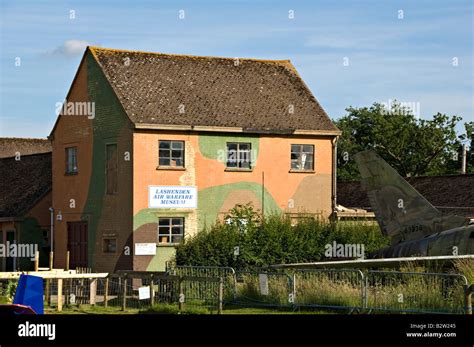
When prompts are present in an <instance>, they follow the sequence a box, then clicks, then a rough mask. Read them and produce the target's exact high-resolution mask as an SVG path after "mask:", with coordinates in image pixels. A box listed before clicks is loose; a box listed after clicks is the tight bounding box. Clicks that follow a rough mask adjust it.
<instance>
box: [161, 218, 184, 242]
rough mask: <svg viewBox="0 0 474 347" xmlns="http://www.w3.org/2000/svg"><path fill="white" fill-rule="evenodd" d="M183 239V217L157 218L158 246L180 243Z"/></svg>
mask: <svg viewBox="0 0 474 347" xmlns="http://www.w3.org/2000/svg"><path fill="white" fill-rule="evenodd" d="M183 238H184V218H183V217H160V218H158V244H176V243H181V242H182V241H183Z"/></svg>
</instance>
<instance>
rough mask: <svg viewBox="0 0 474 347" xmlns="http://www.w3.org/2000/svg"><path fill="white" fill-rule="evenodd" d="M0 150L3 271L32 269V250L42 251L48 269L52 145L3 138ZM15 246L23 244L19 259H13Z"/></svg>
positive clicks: (0, 266) (1, 263) (43, 260)
mask: <svg viewBox="0 0 474 347" xmlns="http://www.w3.org/2000/svg"><path fill="white" fill-rule="evenodd" d="M0 148H1V149H0V177H1V180H0V245H1V246H0V248H1V249H0V253H1V257H0V271H14V270H32V269H33V268H34V262H33V261H32V259H31V253H30V252H31V251H32V250H35V251H36V250H38V251H39V252H40V266H47V265H48V254H49V250H50V248H49V247H50V245H49V238H50V225H51V222H50V211H49V208H50V207H51V204H52V193H51V187H52V176H51V143H50V142H49V141H48V140H46V139H22V138H0ZM13 244H16V245H17V246H20V245H22V248H21V249H22V251H21V252H20V251H19V250H20V248H17V250H18V252H17V253H16V256H12V255H13V254H14V253H12V252H11V250H12V248H11V247H12V245H13ZM27 251H29V252H27ZM25 255H26V256H25Z"/></svg>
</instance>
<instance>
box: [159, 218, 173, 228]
mask: <svg viewBox="0 0 474 347" xmlns="http://www.w3.org/2000/svg"><path fill="white" fill-rule="evenodd" d="M158 223H159V225H160V226H163V225H170V219H169V218H160V219H159V221H158Z"/></svg>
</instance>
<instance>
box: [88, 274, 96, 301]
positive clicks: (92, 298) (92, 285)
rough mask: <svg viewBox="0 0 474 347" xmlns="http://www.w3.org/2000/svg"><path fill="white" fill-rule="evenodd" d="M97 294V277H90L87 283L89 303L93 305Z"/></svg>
mask: <svg viewBox="0 0 474 347" xmlns="http://www.w3.org/2000/svg"><path fill="white" fill-rule="evenodd" d="M96 296H97V278H91V279H90V284H89V304H91V305H95V301H96Z"/></svg>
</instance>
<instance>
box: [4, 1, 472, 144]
mask: <svg viewBox="0 0 474 347" xmlns="http://www.w3.org/2000/svg"><path fill="white" fill-rule="evenodd" d="M0 3H1V8H0V10H1V13H0V19H1V33H0V34H1V43H0V47H1V52H0V60H1V61H0V64H1V65H0V69H1V70H0V136H8V137H13V136H18V137H45V136H47V135H48V134H49V132H50V130H51V128H52V126H53V124H54V121H55V118H56V115H55V104H56V103H57V102H61V101H62V100H63V99H64V97H65V96H66V93H67V91H68V89H69V86H70V84H71V82H72V79H73V77H74V73H75V72H76V69H77V67H78V65H79V61H80V58H81V54H82V52H83V50H84V45H86V44H91V45H98V46H102V47H111V48H123V49H136V50H145V51H153V52H164V53H180V54H194V55H215V56H228V57H253V58H266V59H290V60H291V61H292V63H293V64H294V65H295V66H296V68H297V69H298V71H299V73H300V75H301V76H302V77H303V79H304V80H305V82H306V83H307V84H308V86H309V87H310V89H311V90H312V92H313V93H314V95H315V96H316V98H317V99H318V100H319V102H320V103H321V104H322V105H323V107H324V108H325V110H326V111H327V112H328V114H329V115H330V116H331V117H332V118H339V117H341V116H343V115H344V114H345V108H346V107H348V106H355V107H359V106H369V105H371V104H372V103H373V102H375V101H378V102H384V103H388V102H389V100H394V99H397V100H400V101H402V102H417V103H419V106H420V111H421V116H422V117H425V118H429V117H431V116H432V115H433V114H435V113H437V112H442V113H446V114H449V115H452V114H457V115H460V116H462V117H463V119H464V120H465V121H474V100H473V94H474V93H473V92H474V86H473V80H474V79H473V74H474V71H473V69H474V63H473V56H474V55H473V50H474V44H473V37H474V34H473V31H474V27H473V11H474V5H473V4H474V2H473V1H472V0H466V1H447V0H445V1H439V0H429V1H428V0H427V1H423V0H407V1H397V0H391V1H377V0H370V1H344V0H339V1H330V0H326V1H316V0H313V1H294V0H293V1H256V0H249V1H244V0H243V1H222V0H220V1H197V0H192V1H176V0H174V1H171V0H168V1H128V0H127V1H113V2H112V1H97V0H96V1H84V0H81V1H7V0H0ZM71 10H72V11H74V14H75V18H73V19H71V18H70V15H71ZM180 10H183V11H184V15H185V18H184V19H180V18H179V15H180ZM290 10H292V11H294V12H293V13H294V18H293V19H290V18H289V11H290ZM400 10H402V11H403V19H399V18H398V17H399V14H400V12H399V11H400ZM17 58H20V59H21V65H20V66H16V65H15V62H17V60H16V59H17ZM345 58H348V62H349V65H348V66H344V64H343V63H344V59H345ZM453 58H456V59H457V61H458V65H457V66H453ZM346 61H347V60H346Z"/></svg>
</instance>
